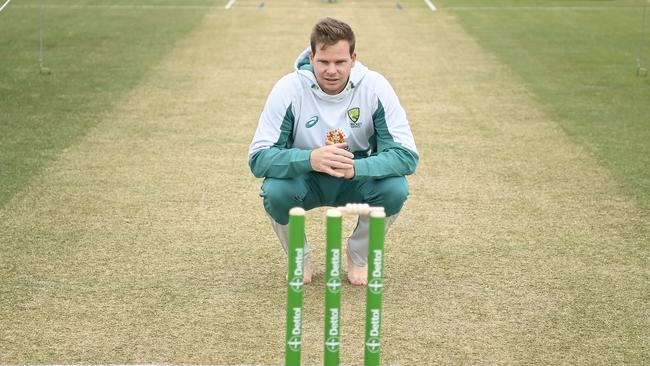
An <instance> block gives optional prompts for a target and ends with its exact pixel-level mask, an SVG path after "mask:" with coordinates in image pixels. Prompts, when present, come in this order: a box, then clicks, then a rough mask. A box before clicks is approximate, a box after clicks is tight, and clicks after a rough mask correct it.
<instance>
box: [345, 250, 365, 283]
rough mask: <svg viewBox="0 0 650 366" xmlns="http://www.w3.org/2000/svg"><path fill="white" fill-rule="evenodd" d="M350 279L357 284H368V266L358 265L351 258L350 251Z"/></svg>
mask: <svg viewBox="0 0 650 366" xmlns="http://www.w3.org/2000/svg"><path fill="white" fill-rule="evenodd" d="M348 281H350V283H351V284H353V285H355V286H365V285H367V284H368V267H367V266H358V265H356V264H354V262H353V261H352V259H350V254H349V253H348Z"/></svg>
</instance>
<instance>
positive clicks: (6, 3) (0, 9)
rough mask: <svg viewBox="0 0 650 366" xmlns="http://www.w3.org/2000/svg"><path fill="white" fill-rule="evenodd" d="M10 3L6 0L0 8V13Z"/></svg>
mask: <svg viewBox="0 0 650 366" xmlns="http://www.w3.org/2000/svg"><path fill="white" fill-rule="evenodd" d="M10 2H11V0H7V2H5V3H4V4H2V6H0V11H2V9H4V8H5V6H7V5H9V3H10Z"/></svg>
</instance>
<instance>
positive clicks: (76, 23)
mask: <svg viewBox="0 0 650 366" xmlns="http://www.w3.org/2000/svg"><path fill="white" fill-rule="evenodd" d="M3 3H4V1H3ZM132 3H133V2H132V1H127V0H111V1H101V0H89V1H70V0H62V1H56V2H50V1H47V2H43V4H44V5H45V6H44V8H43V52H44V53H43V55H44V65H45V66H46V67H49V68H50V70H51V71H52V74H51V75H40V74H39V17H40V4H41V2H40V1H37V0H22V1H13V2H12V3H10V4H9V5H8V6H7V7H6V8H5V9H4V11H3V12H2V13H0V35H1V36H0V49H2V52H1V53H0V65H2V67H0V105H2V108H1V109H0V121H1V122H0V206H2V205H3V204H5V203H6V202H7V201H8V200H10V199H11V197H12V196H13V195H14V194H15V193H16V192H18V191H20V190H21V189H23V188H24V187H25V185H26V184H28V183H29V180H30V179H31V178H32V177H33V176H34V174H37V173H38V172H39V170H40V169H41V168H42V167H43V166H44V165H46V164H47V163H49V162H51V161H52V159H55V158H56V157H57V156H58V154H59V153H60V152H61V151H62V150H63V149H65V148H66V147H68V146H70V144H72V143H73V142H74V141H76V140H77V139H79V138H82V137H83V136H84V134H85V133H87V132H88V130H89V129H90V128H92V127H93V126H95V125H96V124H97V122H98V115H99V114H100V113H101V112H102V111H106V110H108V109H110V108H112V107H114V104H115V103H116V101H118V100H120V97H122V96H123V95H124V94H125V93H126V92H128V90H129V89H131V88H133V87H134V86H135V85H136V84H137V83H138V82H139V81H140V80H142V78H143V77H144V75H145V74H146V73H147V72H148V71H149V69H150V68H151V65H153V64H155V63H156V62H157V61H158V57H160V56H161V55H163V54H165V53H166V52H169V50H170V49H172V48H173V47H174V45H175V44H176V42H178V41H179V40H181V39H182V38H183V36H185V35H187V34H188V32H189V31H191V29H192V28H193V27H194V26H195V25H196V24H197V22H199V21H200V20H201V18H202V17H203V15H204V13H205V8H176V9H173V8H172V9H170V8H165V7H160V6H158V7H157V6H156V5H167V6H168V5H175V4H177V2H175V1H170V0H143V1H139V2H138V3H139V4H144V5H151V6H150V7H135V8H127V9H124V8H113V9H111V8H108V7H106V6H105V5H107V4H108V5H128V4H132ZM183 3H184V4H188V5H190V4H196V5H200V4H203V5H213V4H214V2H213V1H207V0H206V1H184V2H183ZM102 5H104V6H102Z"/></svg>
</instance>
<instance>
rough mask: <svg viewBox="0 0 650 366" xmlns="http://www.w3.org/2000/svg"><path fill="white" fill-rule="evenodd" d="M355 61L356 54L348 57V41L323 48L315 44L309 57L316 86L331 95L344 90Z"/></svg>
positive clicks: (320, 44) (321, 45)
mask: <svg viewBox="0 0 650 366" xmlns="http://www.w3.org/2000/svg"><path fill="white" fill-rule="evenodd" d="M356 59H357V54H356V52H353V53H352V55H350V43H349V42H348V41H338V42H337V43H336V44H333V45H331V46H325V48H323V44H322V43H319V44H316V53H315V54H314V53H311V54H310V55H309V60H310V61H311V64H312V66H313V67H314V74H315V75H316V81H317V82H318V86H320V88H321V89H323V91H324V92H325V93H327V94H331V95H334V94H338V93H340V92H341V90H343V88H345V85H346V84H347V82H348V78H349V77H350V70H351V69H352V66H354V61H356Z"/></svg>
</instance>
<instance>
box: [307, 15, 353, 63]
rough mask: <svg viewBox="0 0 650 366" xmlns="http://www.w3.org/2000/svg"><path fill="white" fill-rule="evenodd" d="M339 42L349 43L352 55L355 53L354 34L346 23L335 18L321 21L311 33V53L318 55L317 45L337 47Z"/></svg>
mask: <svg viewBox="0 0 650 366" xmlns="http://www.w3.org/2000/svg"><path fill="white" fill-rule="evenodd" d="M338 41H348V43H349V44H350V55H352V54H353V53H354V43H355V39H354V32H353V31H352V28H350V26H349V25H347V24H346V23H344V22H342V21H340V20H336V19H334V18H325V19H321V20H320V21H318V23H316V25H314V29H313V30H312V31H311V52H312V53H313V54H316V45H317V44H320V43H322V44H323V45H324V46H332V45H335V44H336V43H337V42H338Z"/></svg>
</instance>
